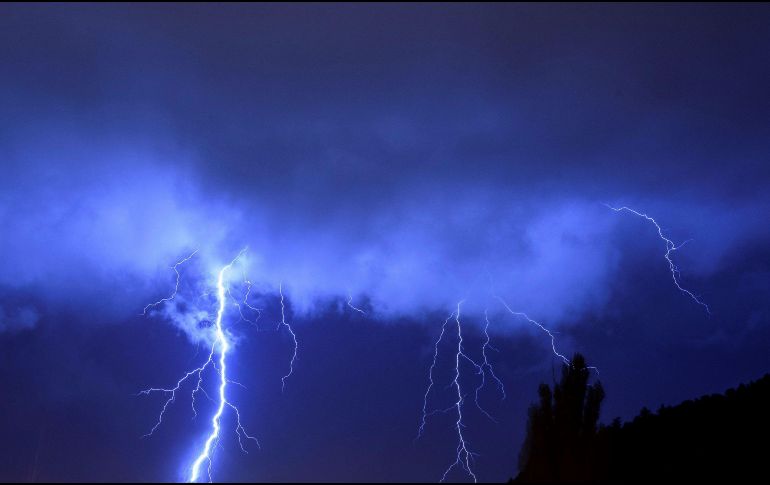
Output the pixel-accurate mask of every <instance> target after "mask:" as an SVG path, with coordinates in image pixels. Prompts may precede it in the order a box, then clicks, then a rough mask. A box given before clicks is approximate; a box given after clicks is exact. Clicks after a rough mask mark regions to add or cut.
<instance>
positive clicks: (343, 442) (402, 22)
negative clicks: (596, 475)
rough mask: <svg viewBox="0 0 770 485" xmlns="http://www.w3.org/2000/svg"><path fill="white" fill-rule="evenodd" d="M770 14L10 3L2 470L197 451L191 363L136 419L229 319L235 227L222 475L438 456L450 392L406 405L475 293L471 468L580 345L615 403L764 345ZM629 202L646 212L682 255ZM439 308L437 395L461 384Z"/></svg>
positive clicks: (107, 477) (1, 313)
mask: <svg viewBox="0 0 770 485" xmlns="http://www.w3.org/2000/svg"><path fill="white" fill-rule="evenodd" d="M768 21H770V6H768V5H749V4H730V5H726V4H720V5H712V4H708V5H707V4H695V5H691V4H688V5H685V4H671V5H651V4H624V5H600V4H558V5H557V4H549V5H536V4H414V5H406V4H393V5H392V4H351V5H347V4H289V5H280V4H208V3H204V4H152V5H140V4H88V5H86V4H20V3H6V4H2V5H0V73H2V75H0V113H1V114H2V117H0V228H1V229H2V235H1V236H0V385H1V386H2V387H3V389H4V391H3V392H2V393H0V430H2V436H3V438H4V439H3V443H2V445H0V480H2V481H14V480H20V481H23V480H30V481H33V480H34V481H37V480H41V481H42V480H51V481H62V482H66V481H112V480H115V481H178V480H185V479H186V478H187V477H188V476H189V473H190V465H191V463H192V462H193V459H194V457H195V456H197V455H198V453H199V452H200V449H201V446H202V445H203V442H204V441H205V438H206V436H207V435H208V432H209V424H210V421H209V418H210V417H211V416H212V414H213V412H214V409H215V406H214V405H212V404H210V403H208V401H207V400H206V399H205V397H203V398H201V397H200V396H199V399H198V401H197V402H198V405H199V408H198V413H199V417H198V418H197V419H193V410H192V409H191V404H190V400H189V394H188V393H189V390H188V391H186V393H185V394H184V395H183V396H182V397H183V398H184V399H182V398H180V399H179V400H177V401H176V402H175V403H174V405H173V406H172V407H171V408H170V409H169V412H168V413H167V414H166V415H165V416H164V421H163V423H162V426H160V427H159V428H158V429H157V432H156V433H155V434H154V435H153V436H152V437H149V438H142V436H143V435H144V434H145V433H147V432H148V431H150V429H152V427H153V425H154V424H155V423H156V421H157V419H158V413H159V411H160V409H161V408H162V406H163V403H164V399H163V398H162V397H161V396H160V395H158V394H155V395H150V396H141V395H140V396H137V393H139V392H140V391H141V390H143V389H147V388H153V387H161V386H163V387H165V386H169V385H173V384H174V383H175V382H176V381H177V379H179V377H180V376H182V375H183V374H184V373H185V372H187V371H189V370H190V369H193V368H195V367H196V366H198V365H201V364H202V361H201V359H205V357H206V355H207V352H208V351H209V350H210V348H216V345H217V340H216V338H218V337H217V336H216V333H215V332H214V331H213V329H215V328H216V322H215V320H216V308H217V304H218V303H219V300H218V295H217V285H216V283H217V273H218V272H219V271H220V270H222V268H223V267H225V265H227V264H228V262H230V261H232V260H233V258H234V257H236V255H237V254H239V251H241V250H243V249H244V248H248V249H247V250H246V251H245V252H244V253H243V255H242V257H241V258H239V259H238V260H237V261H236V262H235V263H234V266H233V267H232V271H231V272H230V273H229V274H228V275H227V279H226V280H225V281H224V284H225V285H227V288H228V290H230V293H228V294H227V298H228V300H227V303H226V308H225V310H224V312H223V318H222V325H223V327H224V335H225V338H226V339H228V342H229V343H230V344H231V347H232V350H231V354H230V355H229V357H228V364H227V368H228V373H229V375H231V376H232V379H233V380H235V381H238V383H240V384H242V385H243V387H241V386H239V385H236V384H232V385H231V386H230V390H229V391H228V396H230V398H232V400H233V401H237V403H238V408H239V410H240V413H241V418H242V421H243V423H244V425H245V426H246V427H247V428H248V431H249V433H250V434H251V435H254V436H255V437H257V438H258V439H259V441H260V445H261V449H256V447H252V448H248V449H247V451H248V453H247V454H246V453H242V452H241V450H240V449H239V445H238V440H237V437H236V436H235V435H234V434H233V433H232V432H231V431H228V433H227V436H223V438H222V440H221V441H220V444H221V449H218V451H217V454H216V457H215V460H214V462H213V467H212V473H213V477H214V480H215V481H388V482H390V481H393V482H396V481H438V480H439V479H440V478H441V477H442V474H443V473H444V471H445V470H446V469H447V467H448V466H449V465H451V463H452V461H453V460H454V458H455V452H456V451H455V450H456V444H457V436H456V429H454V428H453V426H454V423H455V421H454V420H455V417H454V416H453V415H452V414H451V413H437V414H435V415H431V416H429V419H428V420H427V423H426V426H425V428H424V432H423V433H422V436H421V437H420V439H419V440H415V437H416V436H417V434H418V428H419V426H420V423H421V414H422V412H423V399H424V396H425V393H426V389H427V387H428V385H429V369H430V367H431V363H432V362H433V355H434V351H435V347H434V346H435V343H436V340H437V338H439V336H440V335H442V334H441V330H442V324H444V322H445V321H446V319H447V318H448V317H450V316H452V315H455V314H454V313H453V312H456V311H457V307H458V302H461V301H462V312H461V313H462V318H461V323H458V326H461V328H462V332H463V338H464V344H465V346H464V350H465V351H466V352H467V354H468V357H469V359H473V360H475V361H476V362H480V361H482V360H483V359H484V358H485V356H486V358H488V360H489V363H490V364H491V367H490V366H485V367H484V370H485V372H486V373H485V374H484V377H485V379H487V386H486V387H485V388H484V389H482V390H481V391H480V394H479V396H480V397H479V399H480V403H481V405H482V407H483V409H484V411H486V412H488V413H489V414H490V415H491V417H492V418H493V419H494V421H493V420H492V419H490V418H488V417H487V416H485V415H484V413H483V412H482V411H481V410H480V409H478V408H477V407H476V406H475V403H474V402H473V401H474V399H473V398H469V399H467V400H466V401H465V403H464V407H463V409H464V410H465V415H464V425H465V426H464V428H463V429H464V430H466V431H465V432H466V433H467V436H466V437H467V440H468V442H469V444H470V445H469V446H470V448H471V449H472V451H473V452H474V453H477V454H478V455H477V457H476V460H475V461H474V465H473V471H474V473H475V474H476V475H477V477H478V479H479V481H498V482H502V481H506V480H508V479H509V478H511V477H513V476H515V475H516V474H517V472H518V463H517V457H518V454H519V451H520V449H521V446H522V443H523V442H524V439H525V434H526V426H527V410H528V408H529V406H530V404H532V403H533V402H535V401H536V399H537V389H538V385H539V384H540V383H541V382H547V383H551V382H553V381H554V380H555V376H557V375H558V374H559V372H560V369H561V365H562V364H563V361H562V359H561V358H560V356H559V355H563V356H571V355H574V354H575V353H576V352H579V353H581V354H583V355H585V356H586V359H587V360H588V362H589V364H590V365H592V366H596V368H597V369H598V372H599V374H598V376H599V378H600V379H601V382H602V385H603V386H604V389H605V390H606V393H607V397H606V399H605V400H604V402H603V406H602V414H601V421H602V422H604V423H609V422H610V421H611V420H612V419H613V418H615V417H616V416H617V417H620V418H622V419H624V420H628V419H631V418H633V417H634V416H636V415H637V414H638V412H639V410H640V409H641V408H643V407H647V408H650V409H657V408H658V407H659V406H660V405H675V404H678V403H680V402H682V401H685V400H687V399H691V398H694V397H697V396H701V395H704V394H711V393H717V392H723V391H724V390H725V389H728V388H731V387H734V386H736V385H738V384H739V383H741V382H748V381H752V380H755V379H757V378H759V377H761V376H763V375H765V374H766V373H767V372H768V371H770V355H768V352H767V350H766V349H767V348H768V347H769V346H770V325H768V318H769V317H770V299H768V298H767V295H768V291H770V249H768V248H770V245H768V243H769V242H770V226H769V225H768V224H767V222H768V214H770V196H769V195H768V191H767V188H768V187H770V160H768V156H769V155H768V154H770V146H769V145H770V124H769V123H768V120H770V91H768V89H767V86H769V85H770V64H768V62H767V61H766V57H767V55H766V54H767V52H768V49H769V48H770V30H768V28H767V25H768ZM622 206H627V207H629V208H632V209H634V210H636V211H639V213H640V214H641V213H643V214H647V215H649V216H650V217H652V218H654V219H655V222H656V223H658V224H659V225H660V229H661V231H662V234H663V235H664V236H665V237H666V238H670V241H671V244H673V245H676V247H677V249H674V250H673V251H671V252H670V253H669V254H670V256H671V258H672V262H673V263H674V264H675V265H676V267H677V268H678V272H676V271H675V272H674V273H673V274H672V269H671V268H670V267H669V264H668V262H667V261H666V251H667V249H669V250H671V249H672V248H671V247H667V243H666V241H665V240H664V239H662V238H661V236H660V235H659V234H658V232H657V228H656V227H655V225H654V224H652V221H650V220H648V219H645V218H644V217H641V216H639V215H637V214H634V213H631V212H628V211H626V212H616V211H613V210H611V207H615V208H618V207H622ZM680 244H684V245H683V246H681V247H679V246H678V245H680ZM193 251H197V252H195V253H194V255H193V257H192V258H191V259H189V260H185V262H184V263H183V264H181V265H179V266H178V267H177V269H178V271H179V292H178V294H177V295H176V296H175V298H174V299H173V301H168V302H166V301H162V300H161V299H163V298H168V297H169V296H170V295H171V294H172V290H173V288H174V284H175V273H174V270H173V269H172V265H174V264H175V263H177V262H180V261H182V260H184V259H185V258H186V257H188V256H190V255H192V254H193ZM677 285H679V286H680V287H681V288H678V287H677ZM282 296H283V297H284V300H283V303H284V315H285V318H286V320H287V323H288V324H290V325H291V328H289V327H288V325H280V323H281V297H282ZM231 297H232V298H231ZM497 297H501V298H502V300H503V301H504V303H503V301H501V300H499V299H498V298H497ZM159 300H160V301H161V303H160V304H158V305H156V306H151V307H149V310H148V311H146V312H145V313H146V315H143V314H142V313H143V309H145V308H146V305H148V304H150V303H152V302H157V301H159ZM244 302H246V303H248V305H247V304H246V303H244ZM700 302H702V303H703V304H700ZM235 303H238V304H239V305H241V307H240V308H239V307H237V306H236V305H235ZM251 305H253V306H254V307H259V308H260V309H261V313H260V315H261V317H260V320H259V322H258V324H257V325H253V324H252V323H251V322H250V321H249V320H252V319H256V316H257V314H258V313H259V312H257V311H256V310H254V309H253V308H249V306H251ZM705 305H707V306H708V311H707V310H706V308H705ZM512 312H513V313H512ZM517 312H521V313H517ZM523 314H526V317H527V318H530V319H532V321H529V320H527V318H525V317H524V316H523ZM485 316H486V317H488V319H489V324H488V327H487V321H486V320H485ZM450 321H451V320H450ZM538 325H542V326H543V328H541V327H539V326H538ZM450 327H451V326H450ZM485 328H486V329H488V334H489V345H488V346H486V347H485V345H484V343H485V338H486V336H485V334H484V331H485ZM289 330H291V331H293V332H295V334H296V338H297V342H298V347H297V359H296V362H295V365H294V367H293V371H292V372H291V376H290V377H288V378H287V379H282V378H284V377H286V376H287V373H288V372H289V370H290V367H289V366H290V361H291V357H292V352H293V340H292V338H291V334H290V332H289ZM452 332H456V328H454V327H451V328H450V329H449V331H448V333H446V335H445V338H444V339H443V340H442V341H441V343H440V345H439V353H438V357H437V361H436V367H435V369H434V370H435V374H434V377H435V380H436V385H435V388H432V389H431V392H430V393H429V396H428V397H429V399H428V406H427V409H428V411H430V410H435V409H448V408H451V406H452V404H453V403H454V401H453V399H454V396H455V394H454V388H453V387H452V385H453V367H452V364H453V359H454V358H455V357H456V355H455V354H454V353H453V352H455V350H454V349H456V345H457V341H456V334H455V333H452ZM547 332H552V333H553V337H554V342H553V345H554V348H552V342H551V339H550V337H549V335H548V334H547ZM212 341H213V342H214V343H213V344H212ZM212 345H213V347H211V346H212ZM482 349H483V350H484V351H485V352H486V354H485V353H484V352H482ZM469 359H466V360H463V362H464V363H463V364H462V369H461V370H462V372H461V376H460V378H459V379H458V383H457V385H458V386H460V387H461V388H462V389H465V390H466V391H467V392H468V393H470V394H469V395H472V394H474V393H473V391H472V390H474V389H475V388H476V386H477V385H479V383H480V380H479V379H480V375H481V374H474V371H476V370H478V369H475V368H474V367H473V365H472V364H470V362H469ZM491 369H493V370H494V373H495V377H499V379H500V382H502V383H503V384H504V385H505V390H506V398H505V399H501V393H500V392H499V390H498V388H497V383H496V381H493V380H492V374H491ZM209 370H211V368H209ZM214 374H215V372H214ZM211 377H212V376H209V378H211ZM284 381H285V382H284ZM283 384H285V388H284V389H282V385H283ZM207 385H209V386H211V387H208V388H207V389H208V390H209V391H211V390H213V389H215V387H214V386H213V385H211V383H210V382H208V384H207ZM212 402H214V401H212ZM228 409H229V408H228ZM223 419H224V420H225V423H226V424H227V426H228V429H230V430H231V429H232V414H231V413H230V414H226V415H225V416H224V418H223ZM469 478H471V476H470V475H469V474H468V473H463V471H462V470H461V469H458V468H455V469H454V470H452V472H451V474H450V475H449V477H448V481H465V480H468V479H469Z"/></svg>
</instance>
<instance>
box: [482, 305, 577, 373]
mask: <svg viewBox="0 0 770 485" xmlns="http://www.w3.org/2000/svg"><path fill="white" fill-rule="evenodd" d="M493 296H494V297H495V298H496V299H497V300H498V301H499V302H500V303H502V305H503V306H504V307H505V309H506V310H508V312H509V313H510V314H511V315H513V316H515V317H519V318H523V319H524V320H526V321H527V322H529V323H531V324H532V325H534V326H536V327H537V328H539V329H540V330H542V331H543V332H545V334H546V335H548V337H549V338H550V339H551V350H552V351H553V355H555V356H556V357H558V358H560V359H561V360H563V361H564V363H565V364H567V365H570V360H569V359H568V358H566V357H565V356H564V355H562V354H560V353H559V351H558V350H556V337H555V336H554V335H553V332H551V331H550V330H548V329H547V328H546V327H545V326H543V324H541V323H540V322H538V321H537V320H533V319H531V318H529V316H528V315H527V314H526V313H524V312H517V311H514V310H513V309H511V307H510V306H508V303H506V301H505V300H503V299H502V298H500V297H499V296H497V295H493Z"/></svg>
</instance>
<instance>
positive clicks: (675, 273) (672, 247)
mask: <svg viewBox="0 0 770 485" xmlns="http://www.w3.org/2000/svg"><path fill="white" fill-rule="evenodd" d="M604 205H605V206H607V207H608V208H610V209H612V210H614V211H615V212H628V213H631V214H634V215H636V216H639V217H642V218H644V219H646V220H647V221H649V222H650V223H651V224H652V225H654V226H655V229H656V230H657V231H658V237H660V239H661V240H662V241H663V242H665V243H666V252H665V254H664V255H663V257H664V258H666V262H667V263H668V268H669V271H671V279H673V280H674V285H675V286H676V287H677V289H679V291H681V292H682V293H684V294H685V295H687V296H689V297H690V299H692V300H693V301H694V302H695V303H697V304H698V305H700V306H702V307H703V308H704V309H705V310H706V313H707V314H709V315H711V309H710V308H709V306H708V305H707V304H706V303H705V302H704V301H703V300H701V299H700V298H698V297H697V296H695V294H694V293H692V292H691V291H690V290H688V289H686V288H684V287H683V286H682V285H681V284H680V283H679V277H680V275H681V274H680V272H679V268H678V267H677V266H676V264H674V261H673V260H672V259H671V254H672V253H673V252H674V251H678V250H679V249H681V248H682V247H683V246H684V245H685V244H687V243H688V242H689V240H687V241H684V242H683V243H682V244H679V245H676V244H674V242H673V241H672V240H671V239H669V238H667V237H666V236H665V235H664V234H663V229H662V228H661V227H660V224H658V221H656V220H655V219H654V218H652V217H650V216H648V215H647V214H645V213H643V212H638V211H636V210H634V209H631V208H628V207H625V206H623V207H612V206H611V205H608V204H604Z"/></svg>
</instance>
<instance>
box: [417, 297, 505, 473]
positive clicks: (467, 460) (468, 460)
mask: <svg viewBox="0 0 770 485" xmlns="http://www.w3.org/2000/svg"><path fill="white" fill-rule="evenodd" d="M462 304H463V301H460V302H459V303H458V304H457V309H456V311H454V312H452V314H451V315H449V317H447V319H446V320H444V323H443V325H442V326H441V332H440V334H439V336H438V338H437V339H436V341H435V343H434V346H433V347H434V350H433V361H432V363H431V365H430V368H429V370H428V387H427V389H426V390H425V395H424V397H423V405H422V415H421V418H420V425H419V427H418V429H417V437H416V438H415V440H417V439H420V438H421V437H422V435H423V434H424V432H425V426H426V424H427V420H428V418H429V417H430V416H432V415H434V414H439V413H442V414H446V413H449V412H456V413H457V420H456V421H455V423H454V426H453V428H454V429H455V431H456V433H457V449H456V452H457V454H456V456H455V461H454V462H453V463H452V464H451V465H449V467H447V469H446V470H445V471H444V474H443V476H442V477H441V481H442V482H443V481H445V480H446V478H447V476H448V475H449V473H450V472H451V471H452V470H453V469H455V468H457V467H459V468H461V469H462V470H463V471H464V472H465V473H466V474H467V475H468V476H469V477H471V478H472V479H473V481H474V482H477V481H478V480H477V477H476V474H475V473H474V472H473V468H472V466H471V464H472V461H473V457H474V453H473V452H472V451H470V449H469V447H468V442H467V440H466V438H465V435H464V432H463V430H464V429H465V423H464V416H463V407H464V404H465V400H466V397H467V395H468V394H469V393H467V392H465V391H464V390H463V387H462V384H461V382H460V381H461V378H462V363H463V362H465V363H468V364H470V365H471V366H472V367H473V368H474V369H475V371H476V375H478V376H480V384H479V385H478V386H476V388H475V389H474V391H473V392H474V402H475V404H476V407H477V408H478V409H479V411H480V412H481V413H482V414H484V415H485V416H486V417H488V418H489V419H491V420H492V421H494V418H493V417H492V415H490V414H489V413H488V412H487V411H486V410H485V409H484V408H483V407H482V406H481V403H480V402H479V393H480V392H481V390H482V389H483V388H484V386H485V385H486V383H487V376H486V374H487V372H489V375H490V377H491V379H492V380H494V381H495V382H496V383H497V387H498V390H499V392H500V393H501V395H502V398H503V399H505V397H506V395H505V386H504V385H503V382H502V381H501V380H500V379H499V378H498V376H497V375H496V374H495V371H494V368H493V367H492V364H491V362H490V361H489V356H488V355H487V349H493V350H494V347H492V346H491V345H490V337H489V325H490V322H489V318H488V316H487V315H486V312H485V323H486V325H485V326H484V337H485V340H484V343H483V345H482V348H481V354H482V358H483V359H484V360H483V362H482V363H478V362H476V361H475V360H474V359H473V358H472V357H471V356H469V355H468V354H467V353H466V350H465V340H464V337H463V329H462V321H461V319H460V309H461V306H462ZM452 319H454V322H455V325H456V328H457V347H456V349H455V352H454V378H453V379H452V382H450V384H449V386H448V387H449V388H454V390H455V393H456V396H455V398H454V401H453V403H452V405H451V406H450V407H448V408H446V409H435V410H432V411H428V401H429V397H430V394H431V392H432V391H433V388H434V386H435V381H434V372H435V370H436V366H437V364H438V358H439V347H440V345H441V342H442V341H443V339H444V336H445V335H446V334H447V329H448V327H449V322H450V321H451V320H452Z"/></svg>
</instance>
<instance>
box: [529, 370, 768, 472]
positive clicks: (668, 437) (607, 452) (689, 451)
mask: <svg viewBox="0 0 770 485" xmlns="http://www.w3.org/2000/svg"><path fill="white" fill-rule="evenodd" d="M588 381H589V371H588V369H586V367H585V360H584V359H583V358H582V356H580V355H576V356H575V359H574V360H573V363H572V365H571V366H567V365H565V366H563V369H562V377H561V380H560V382H558V383H555V384H554V386H553V391H552V390H551V388H550V387H549V386H547V385H545V384H542V385H541V386H540V389H539V395H540V402H539V403H538V404H537V405H533V407H532V408H531V409H530V417H529V426H528V433H527V437H526V440H525V442H524V445H523V447H522V450H521V453H520V456H519V469H520V473H519V475H518V477H516V481H517V482H521V483H543V482H573V483H574V482H607V481H611V482H633V481H659V480H671V479H673V480H688V481H693V480H698V481H706V480H712V481H713V480H714V479H721V480H735V479H749V478H753V479H754V480H757V479H762V478H763V477H764V476H765V475H766V473H767V467H766V459H767V451H768V449H769V448H770V447H769V446H768V437H769V436H770V374H768V375H765V376H764V377H762V378H761V379H759V380H757V381H754V382H752V383H750V384H748V385H743V384H741V385H740V386H739V387H738V388H737V389H730V390H728V391H726V392H725V393H724V394H714V395H710V396H704V397H701V398H699V399H696V400H693V401H685V402H683V403H681V404H679V405H677V406H664V407H661V408H660V409H659V410H658V412H657V413H652V412H650V411H649V410H647V409H646V408H645V409H642V411H641V413H640V414H639V416H637V417H636V418H634V419H633V420H632V421H630V422H627V423H625V424H621V422H620V420H619V419H616V420H615V421H613V423H612V424H611V425H609V426H599V427H597V426H596V422H597V419H598V415H599V409H600V405H601V401H602V398H603V397H604V393H603V390H602V387H601V385H600V384H599V383H598V382H597V383H596V384H593V385H590V384H589V383H588Z"/></svg>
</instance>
